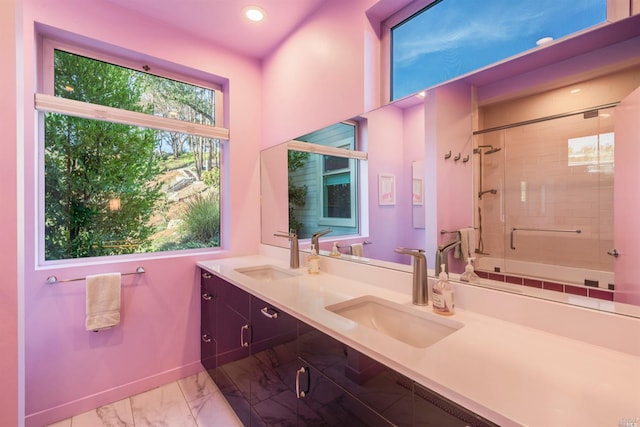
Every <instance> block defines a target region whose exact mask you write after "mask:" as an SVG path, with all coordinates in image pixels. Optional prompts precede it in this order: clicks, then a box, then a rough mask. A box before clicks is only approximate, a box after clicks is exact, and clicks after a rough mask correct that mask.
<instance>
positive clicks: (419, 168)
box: [411, 160, 426, 229]
mask: <svg viewBox="0 0 640 427" xmlns="http://www.w3.org/2000/svg"><path fill="white" fill-rule="evenodd" d="M424 177H425V170H424V161H422V160H420V161H415V162H413V163H412V164H411V186H412V197H411V204H412V209H413V213H412V215H413V218H412V219H413V228H421V229H424V224H425V219H426V216H425V211H424Z"/></svg>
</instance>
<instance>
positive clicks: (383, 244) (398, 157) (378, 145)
mask: <svg viewBox="0 0 640 427" xmlns="http://www.w3.org/2000/svg"><path fill="white" fill-rule="evenodd" d="M365 116H366V117H367V119H368V120H367V121H368V126H367V133H368V143H369V146H368V147H367V151H368V153H369V160H368V164H369V165H368V167H369V223H370V226H369V227H370V229H369V239H368V240H370V241H371V242H372V245H371V246H367V247H366V248H365V255H366V256H367V257H370V258H374V259H384V260H386V261H392V262H403V257H406V255H399V254H396V253H394V252H393V249H394V248H395V247H398V246H409V244H407V243H405V242H404V239H403V238H402V236H401V235H400V234H399V233H398V227H397V224H401V223H402V220H403V217H404V213H406V212H409V213H410V212H411V209H410V207H411V205H410V203H411V199H409V196H408V195H407V194H405V193H407V186H406V185H403V182H404V179H405V177H404V172H403V166H404V165H403V160H404V154H403V149H402V141H403V138H404V129H403V114H402V110H401V109H400V108H397V107H395V106H385V107H383V108H379V109H377V110H373V111H371V112H369V113H367V114H366V115H365ZM380 173H383V174H390V175H394V176H395V179H396V204H395V205H382V206H381V205H379V203H378V194H379V192H378V174H380ZM383 224H390V225H389V226H388V227H385V226H384V225H383ZM405 263H406V261H405Z"/></svg>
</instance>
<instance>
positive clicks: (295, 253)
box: [273, 230, 300, 268]
mask: <svg viewBox="0 0 640 427" xmlns="http://www.w3.org/2000/svg"><path fill="white" fill-rule="evenodd" d="M273 235H274V236H276V237H284V238H286V239H289V241H290V242H291V245H290V251H291V253H290V254H289V268H300V251H299V249H298V236H297V235H296V232H295V230H291V231H289V233H286V232H284V231H278V232H277V233H274V234H273Z"/></svg>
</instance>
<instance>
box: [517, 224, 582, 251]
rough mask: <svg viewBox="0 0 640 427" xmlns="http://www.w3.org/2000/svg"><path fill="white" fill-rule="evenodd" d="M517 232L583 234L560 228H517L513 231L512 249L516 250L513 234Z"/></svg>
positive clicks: (580, 231) (578, 231)
mask: <svg viewBox="0 0 640 427" xmlns="http://www.w3.org/2000/svg"><path fill="white" fill-rule="evenodd" d="M516 231H542V232H549V233H576V234H580V233H582V230H566V229H558V228H555V229H554V228H516V227H513V228H512V229H511V241H510V243H511V249H515V248H516V247H515V246H514V244H513V234H514V233H515V232H516Z"/></svg>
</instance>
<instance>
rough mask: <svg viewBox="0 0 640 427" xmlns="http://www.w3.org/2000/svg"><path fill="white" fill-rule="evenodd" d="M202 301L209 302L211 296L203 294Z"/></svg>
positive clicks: (206, 293)
mask: <svg viewBox="0 0 640 427" xmlns="http://www.w3.org/2000/svg"><path fill="white" fill-rule="evenodd" d="M202 299H203V300H205V301H211V300H212V299H213V296H211V294H210V293H208V292H204V293H203V294H202Z"/></svg>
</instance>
